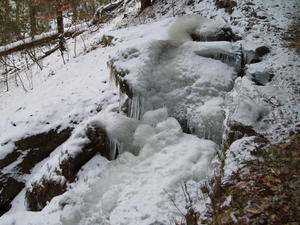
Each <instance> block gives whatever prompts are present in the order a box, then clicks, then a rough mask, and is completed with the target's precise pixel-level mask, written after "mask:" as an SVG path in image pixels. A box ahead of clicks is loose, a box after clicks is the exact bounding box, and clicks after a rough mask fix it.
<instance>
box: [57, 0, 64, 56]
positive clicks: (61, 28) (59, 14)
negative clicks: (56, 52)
mask: <svg viewBox="0 0 300 225" xmlns="http://www.w3.org/2000/svg"><path fill="white" fill-rule="evenodd" d="M56 23H57V32H58V34H59V35H60V37H59V48H60V50H61V51H65V50H66V47H65V39H64V35H63V34H64V18H63V4H62V2H61V1H60V0H57V1H56Z"/></svg>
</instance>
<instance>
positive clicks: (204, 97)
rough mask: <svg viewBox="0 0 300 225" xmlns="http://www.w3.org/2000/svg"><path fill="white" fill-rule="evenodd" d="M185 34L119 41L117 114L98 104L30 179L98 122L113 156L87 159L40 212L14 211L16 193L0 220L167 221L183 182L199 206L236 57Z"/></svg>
mask: <svg viewBox="0 0 300 225" xmlns="http://www.w3.org/2000/svg"><path fill="white" fill-rule="evenodd" d="M201 24H202V22H201ZM188 25H189V24H185V26H188ZM192 25H193V26H194V23H193V24H192ZM206 29H208V28H206ZM186 31H187V30H180V31H179V32H186ZM175 33H176V32H175ZM180 37H184V38H185V37H186V35H183V36H180ZM184 38H183V40H165V41H160V40H155V41H150V42H149V41H147V42H145V43H140V44H138V45H136V44H134V45H132V46H129V47H128V46H126V48H124V49H122V50H120V51H118V52H117V53H116V54H114V55H113V56H112V57H111V58H110V61H109V65H110V68H111V70H112V78H113V79H115V81H116V83H117V84H118V85H120V86H121V87H124V85H125V86H126V88H127V89H126V90H127V92H126V90H125V91H124V89H123V90H122V88H120V89H121V92H122V93H121V99H120V108H121V109H122V110H123V112H124V113H115V112H111V111H108V112H107V111H104V112H100V113H98V114H96V115H95V116H93V117H92V118H89V119H87V121H85V122H83V123H81V124H80V125H79V126H78V127H77V128H76V129H75V131H74V132H73V135H72V136H71V138H70V139H69V140H68V141H67V142H66V143H65V144H64V145H63V146H62V147H61V148H59V149H57V150H56V156H57V157H55V156H54V157H52V158H51V159H50V160H48V162H47V163H45V164H44V165H43V166H41V171H43V173H37V174H36V175H35V176H34V177H33V178H32V180H31V181H30V182H33V181H39V180H40V181H41V180H42V179H44V178H45V177H47V176H49V177H50V176H52V174H47V171H49V168H51V167H53V166H54V165H56V164H58V163H59V160H57V159H60V158H59V155H60V154H62V153H63V151H69V152H68V153H69V154H72V151H74V152H75V151H77V150H78V149H79V146H80V144H82V141H84V137H83V136H84V134H82V132H84V130H85V127H86V126H88V125H90V124H93V125H94V126H100V127H101V128H104V129H105V131H106V132H107V134H108V136H109V138H110V141H111V142H112V143H114V145H113V146H114V148H112V149H111V151H112V152H113V153H112V155H114V154H115V151H117V149H118V151H119V152H118V153H119V155H118V157H117V159H116V160H113V161H108V160H106V159H105V158H103V157H100V156H97V157H94V158H93V159H92V160H91V161H90V162H89V163H87V164H86V165H85V166H84V168H83V169H82V170H81V171H80V172H79V174H78V180H77V181H76V182H75V183H73V184H71V185H70V187H69V190H68V191H67V192H66V193H64V194H63V195H60V196H57V197H55V198H54V199H53V200H52V201H51V202H50V203H49V204H48V205H47V206H46V207H45V208H44V209H43V210H42V211H41V212H29V211H25V209H23V208H22V207H24V206H22V207H21V210H20V205H21V204H22V203H23V201H24V197H25V196H24V195H25V192H24V191H23V192H22V193H21V194H20V195H19V196H18V197H17V198H16V199H15V200H14V202H13V206H14V207H12V210H11V211H10V212H8V213H7V214H6V215H4V216H3V217H2V218H1V220H0V224H1V225H2V224H3V225H27V224H28V225H29V224H31V225H40V224H41V221H43V222H42V224H45V225H46V224H49V225H61V224H63V225H75V224H78V225H79V224H80V225H95V224H99V225H100V224H101V225H102V224H103V225H162V224H170V223H172V222H174V220H178V221H180V220H181V219H182V214H181V212H185V206H186V202H185V197H184V192H183V190H182V186H183V185H184V184H187V187H188V191H189V193H190V195H191V196H192V198H193V202H194V207H196V208H197V210H199V211H202V210H205V201H206V200H205V198H201V196H202V195H201V194H199V192H200V185H201V183H202V182H204V181H205V179H206V178H207V177H208V176H210V175H211V173H212V171H213V169H214V167H216V166H217V164H218V162H217V160H215V156H216V152H217V151H218V150H219V149H218V148H219V144H220V143H221V135H222V123H223V119H224V112H223V109H222V107H223V102H224V96H225V94H226V93H227V92H228V91H230V90H231V88H232V86H233V82H234V80H235V78H236V77H237V74H238V72H239V69H240V68H239V66H240V63H239V62H240V61H239V60H240V56H239V52H238V49H239V48H238V47H237V46H235V45H234V44H231V43H230V42H194V41H192V40H189V39H187V40H186V39H184ZM170 39H173V38H172V36H171V37H170ZM122 85H123V86H122ZM129 93H131V94H132V96H130V94H129ZM123 108H125V109H123ZM126 113H128V115H129V117H130V118H128V117H127V116H126V115H125V114H126ZM187 132H189V133H193V134H187ZM116 146H117V147H118V148H116ZM53 179H55V178H53ZM30 182H28V184H27V188H30V184H32V183H30ZM17 206H18V207H17Z"/></svg>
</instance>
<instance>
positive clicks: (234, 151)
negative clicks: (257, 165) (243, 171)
mask: <svg viewBox="0 0 300 225" xmlns="http://www.w3.org/2000/svg"><path fill="white" fill-rule="evenodd" d="M254 139H255V137H244V138H242V139H239V140H237V141H235V142H233V143H232V144H231V146H230V148H229V149H228V150H227V153H226V157H225V163H224V165H225V166H224V177H223V180H224V182H226V180H228V179H229V178H230V176H231V175H232V174H233V173H234V172H237V171H238V169H240V168H242V167H243V165H245V163H246V162H247V161H251V160H254V159H255V158H256V157H254V156H252V155H251V152H252V151H254V150H256V146H257V144H255V143H253V142H252V141H253V140H254Z"/></svg>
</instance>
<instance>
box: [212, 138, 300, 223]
mask: <svg viewBox="0 0 300 225" xmlns="http://www.w3.org/2000/svg"><path fill="white" fill-rule="evenodd" d="M254 154H255V155H256V156H257V157H258V158H259V159H260V160H254V161H251V162H248V163H246V166H245V167H244V168H241V169H240V170H239V171H238V172H237V173H236V174H234V175H232V177H231V178H230V180H229V182H226V184H220V187H219V193H220V194H219V195H215V199H213V202H214V209H213V212H212V214H213V215H212V220H211V221H210V224H222V225H225V224H228V225H229V224H240V225H243V224H247V225H248V224H266V225H273V224H274V225H277V224H278V225H284V224H288V225H296V224H300V134H299V133H298V134H295V135H293V136H291V137H290V138H289V139H288V140H287V141H286V142H285V143H281V144H276V145H268V146H266V147H263V148H261V149H258V150H257V151H256V152H255V153H254ZM245 171H247V173H246V172H245ZM229 196H231V201H230V202H229V203H228V204H224V202H225V200H226V199H228V197H229Z"/></svg>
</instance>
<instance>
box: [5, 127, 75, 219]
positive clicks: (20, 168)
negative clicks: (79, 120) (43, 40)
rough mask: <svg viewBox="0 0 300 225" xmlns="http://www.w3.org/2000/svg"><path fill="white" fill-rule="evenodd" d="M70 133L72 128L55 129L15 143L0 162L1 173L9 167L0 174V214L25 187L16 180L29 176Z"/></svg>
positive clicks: (7, 208) (6, 209)
mask: <svg viewBox="0 0 300 225" xmlns="http://www.w3.org/2000/svg"><path fill="white" fill-rule="evenodd" d="M71 131H72V128H66V129H64V130H62V131H59V129H58V128H57V129H53V130H50V131H48V132H45V133H41V134H36V135H32V136H29V137H26V138H23V139H21V140H19V141H16V142H15V149H14V150H13V151H12V152H11V153H9V154H8V155H7V156H6V157H4V158H3V159H2V160H0V168H1V170H2V171H4V170H3V169H4V168H5V167H7V166H10V167H11V168H9V169H7V168H6V169H5V173H1V172H0V187H1V188H0V189H1V194H0V214H3V213H5V212H6V211H8V210H9V209H10V202H11V201H12V200H13V199H14V198H15V196H16V195H17V194H18V193H19V192H20V191H21V190H22V189H23V188H24V186H25V184H24V183H23V182H21V181H18V180H17V179H16V178H18V177H20V178H21V176H22V175H24V174H29V173H30V170H31V169H32V168H33V167H34V166H35V165H36V164H37V163H39V162H40V161H42V160H43V159H45V158H47V157H48V156H49V155H50V153H51V152H52V151H54V150H55V149H56V148H57V147H58V146H59V145H61V144H62V143H64V142H65V141H66V140H67V139H68V138H69V137H70V135H71ZM16 160H19V161H20V162H19V163H18V164H16V165H13V164H12V163H14V162H15V161H16ZM11 164H12V165H11ZM15 177H16V178H15Z"/></svg>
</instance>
